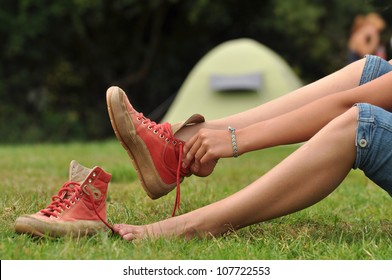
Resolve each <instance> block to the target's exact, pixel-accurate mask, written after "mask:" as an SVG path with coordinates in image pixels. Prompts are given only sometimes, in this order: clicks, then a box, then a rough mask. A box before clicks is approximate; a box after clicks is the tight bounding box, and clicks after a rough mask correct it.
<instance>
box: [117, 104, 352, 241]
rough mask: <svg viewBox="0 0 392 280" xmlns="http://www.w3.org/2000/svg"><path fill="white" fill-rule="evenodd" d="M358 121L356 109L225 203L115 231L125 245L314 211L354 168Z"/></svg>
mask: <svg viewBox="0 0 392 280" xmlns="http://www.w3.org/2000/svg"><path fill="white" fill-rule="evenodd" d="M357 115H358V109H357V108H356V107H353V108H351V109H350V110H348V111H347V112H346V113H344V114H343V115H341V116H339V117H338V118H336V119H334V120H333V121H332V122H330V123H329V124H328V125H327V126H326V127H324V128H323V129H322V130H320V132H318V133H317V134H316V135H315V136H314V137H313V138H312V139H311V140H309V141H308V142H307V143H306V144H304V145H303V146H302V147H300V148H299V149H298V150H297V151H295V152H294V153H293V154H292V155H290V156H289V157H287V158H286V159H285V160H283V161H282V162H281V163H280V164H278V165H277V166H276V167H275V168H273V169H272V170H271V171H269V172H268V173H266V174H265V175H264V176H262V177H261V178H259V179H258V180H257V181H255V182H253V183H252V184H250V185H249V186H247V187H246V188H244V189H242V190H240V191H239V192H237V193H235V194H233V195H231V196H229V197H227V198H225V199H223V200H220V201H218V202H215V203H213V204H210V205H207V206H205V207H202V208H200V209H197V210H194V211H192V212H189V213H186V214H183V215H180V216H177V217H173V218H170V219H167V220H163V221H160V222H157V223H153V224H149V225H144V226H133V225H125V224H121V225H115V230H116V231H117V232H118V233H119V234H120V235H121V236H122V237H123V238H124V239H126V240H132V239H135V238H142V237H145V236H154V237H156V236H185V237H189V238H190V237H194V236H206V235H209V234H212V235H218V234H222V233H225V232H227V231H228V230H230V229H233V228H234V229H239V228H242V227H245V226H248V225H251V224H255V223H258V222H262V221H266V220H269V219H273V218H276V217H280V216H283V215H287V214H290V213H293V212H295V211H298V210H301V209H304V208H306V207H308V206H310V205H313V204H315V203H317V202H318V201H320V200H321V199H323V198H325V197H326V196H327V195H328V194H330V193H331V192H332V191H333V190H335V188H336V187H337V186H338V185H339V184H340V183H341V181H342V180H343V179H344V178H345V177H346V175H347V173H348V172H349V171H350V169H351V167H352V166H353V164H354V161H355V157H356V147H355V135H356V127H357Z"/></svg>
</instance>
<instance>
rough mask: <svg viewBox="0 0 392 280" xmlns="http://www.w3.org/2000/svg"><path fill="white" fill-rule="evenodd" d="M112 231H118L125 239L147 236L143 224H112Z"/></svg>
mask: <svg viewBox="0 0 392 280" xmlns="http://www.w3.org/2000/svg"><path fill="white" fill-rule="evenodd" d="M113 229H114V232H116V233H118V234H119V235H120V236H121V237H122V238H123V239H125V240H127V241H131V240H135V239H141V238H143V237H146V236H147V231H146V229H145V227H143V226H133V225H127V224H116V225H113Z"/></svg>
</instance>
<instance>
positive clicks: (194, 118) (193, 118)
mask: <svg viewBox="0 0 392 280" xmlns="http://www.w3.org/2000/svg"><path fill="white" fill-rule="evenodd" d="M202 122H205V119H204V117H203V116H202V115H199V114H194V115H192V116H190V117H189V118H188V119H187V120H186V121H184V122H180V123H175V124H172V125H171V130H172V133H173V135H174V134H176V132H177V131H179V130H180V129H181V128H183V127H185V126H189V125H195V124H198V123H202Z"/></svg>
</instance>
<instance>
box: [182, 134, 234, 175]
mask: <svg viewBox="0 0 392 280" xmlns="http://www.w3.org/2000/svg"><path fill="white" fill-rule="evenodd" d="M230 135H231V134H230V132H229V131H227V130H213V129H206V128H203V129H200V130H199V131H198V132H197V133H196V134H195V135H194V136H193V137H192V138H191V139H189V141H187V142H186V144H185V146H184V150H183V151H184V157H183V167H184V168H187V167H188V166H191V170H192V172H193V173H197V172H198V171H199V169H200V167H201V166H202V165H205V164H206V163H208V162H210V161H215V162H216V161H217V160H218V159H220V158H223V157H232V156H233V148H232V145H231V136H230Z"/></svg>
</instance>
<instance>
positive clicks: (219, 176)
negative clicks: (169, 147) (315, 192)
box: [0, 140, 392, 260]
mask: <svg viewBox="0 0 392 280" xmlns="http://www.w3.org/2000/svg"><path fill="white" fill-rule="evenodd" d="M295 148H296V146H287V147H278V148H273V149H268V150H264V151H258V152H255V153H251V154H248V155H244V156H242V157H240V158H238V159H236V160H232V159H223V160H221V161H220V163H219V165H218V167H217V168H216V170H215V172H214V173H213V174H212V175H211V176H209V177H207V178H197V177H190V178H187V179H186V180H184V182H183V183H182V204H181V211H180V213H181V212H187V211H191V210H193V209H196V208H198V207H201V206H203V205H206V204H208V203H211V202H213V201H216V200H218V199H221V198H223V197H225V196H227V195H229V194H231V193H234V192H236V191H237V190H239V189H241V188H242V187H244V186H246V185H247V184H249V183H250V182H252V181H253V180H255V179H256V178H258V177H259V176H261V175H262V174H263V173H265V172H267V171H268V170H269V169H270V168H271V167H272V166H274V165H275V164H276V163H278V162H279V161H280V160H281V159H282V158H284V157H285V156H286V155H288V154H289V153H291V152H292V151H294V149H295ZM72 159H76V160H78V161H79V162H80V163H81V164H83V165H85V166H87V167H93V166H95V165H98V166H101V167H103V168H104V169H105V170H106V171H108V172H110V173H112V175H113V179H112V182H111V185H110V187H109V196H108V199H107V211H108V219H109V222H110V223H121V222H126V223H133V224H142V223H149V222H154V221H157V220H159V219H163V218H167V217H169V216H170V214H171V210H172V207H173V203H174V195H175V194H174V192H172V193H170V194H169V195H167V196H165V197H163V198H161V199H159V200H156V201H152V200H150V199H149V198H148V197H147V196H146V195H145V193H144V191H143V190H142V188H141V187H140V185H139V182H138V180H137V176H136V173H135V172H134V170H133V167H132V165H131V163H130V160H129V158H128V157H127V155H126V153H125V152H124V150H123V149H122V147H121V146H120V145H119V144H118V143H117V141H116V140H110V141H105V142H93V143H83V144H82V143H72V144H42V145H22V146H2V147H0V164H1V169H0V177H1V178H2V180H1V181H0V191H1V192H0V217H1V221H2V222H1V225H0V235H1V243H0V252H1V253H0V254H1V259H2V260H6V259H11V260H19V259H29V260H30V259H43V260H46V259H56V260H65V259H67V260H68V259H69V260H73V259H81V260H85V259H93V260H97V259H99V260H101V259H160V260H168V259H196V260H201V259H219V260H226V259H233V260H241V259H246V260H250V259H274V260H281V259H289V260H291V259H302V260H313V259H321V260H325V259H335V260H336V259H339V260H362V259H365V260H372V259H378V260H380V259H384V260H389V259H392V223H391V217H392V208H391V198H390V197H389V196H388V195H387V193H386V192H384V191H382V190H381V189H380V188H378V187H377V186H375V185H374V184H372V183H371V182H369V180H367V179H366V177H365V176H364V175H363V174H362V173H361V172H360V171H352V172H351V173H350V174H349V176H348V177H347V178H346V180H345V181H344V182H343V183H342V185H341V187H339V188H338V189H337V190H336V191H335V192H334V193H333V194H331V195H330V196H329V197H328V198H326V199H325V200H323V201H322V202H320V203H318V204H317V205H314V206H312V207H310V208H308V209H305V210H303V211H300V212H297V213H294V214H292V215H289V216H286V217H282V218H279V219H275V220H272V221H268V222H265V223H262V224H257V225H253V226H250V227H247V228H244V229H241V230H239V231H237V232H235V233H231V234H229V235H227V236H222V237H217V238H210V239H194V240H190V241H186V240H183V239H175V238H174V239H164V238H161V239H155V240H148V239H147V240H142V241H137V242H126V241H124V240H122V239H120V238H119V237H118V236H111V235H110V234H108V233H99V234H97V235H96V236H93V237H83V238H78V239H77V238H59V239H36V238H31V237H29V236H27V235H18V234H16V233H14V231H13V223H14V221H15V219H16V218H17V217H18V216H19V215H22V214H29V213H35V212H37V211H38V210H39V209H41V208H43V207H45V206H46V205H47V204H48V203H49V202H50V199H51V196H52V195H54V194H56V193H57V191H58V189H59V188H60V187H61V186H62V184H63V183H64V182H65V181H66V179H67V176H68V166H69V163H70V161H71V160H72Z"/></svg>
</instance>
